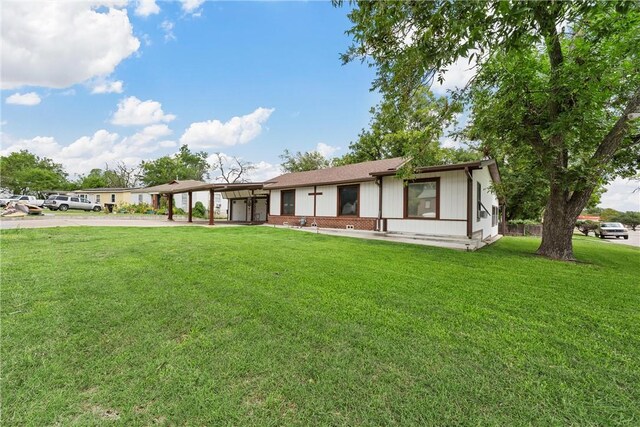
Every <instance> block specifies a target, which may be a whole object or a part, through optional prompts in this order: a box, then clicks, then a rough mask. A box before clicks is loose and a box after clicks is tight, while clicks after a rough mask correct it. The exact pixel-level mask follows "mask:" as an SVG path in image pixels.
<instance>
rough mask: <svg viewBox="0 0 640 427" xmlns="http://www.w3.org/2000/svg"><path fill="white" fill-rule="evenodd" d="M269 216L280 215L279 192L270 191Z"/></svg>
mask: <svg viewBox="0 0 640 427" xmlns="http://www.w3.org/2000/svg"><path fill="white" fill-rule="evenodd" d="M269 215H274V216H277V215H280V190H271V195H270V196H269Z"/></svg>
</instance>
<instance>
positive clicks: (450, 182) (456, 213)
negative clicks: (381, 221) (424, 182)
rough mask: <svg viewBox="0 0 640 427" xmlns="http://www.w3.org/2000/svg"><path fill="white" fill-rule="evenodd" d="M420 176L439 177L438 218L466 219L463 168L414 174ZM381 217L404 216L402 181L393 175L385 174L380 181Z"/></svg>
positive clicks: (465, 183)
mask: <svg viewBox="0 0 640 427" xmlns="http://www.w3.org/2000/svg"><path fill="white" fill-rule="evenodd" d="M421 178H440V220H448V219H455V220H466V219H467V177H466V175H465V173H464V170H456V171H447V172H437V173H421V174H418V175H416V179H421ZM382 217H383V218H403V217H404V183H403V182H402V180H400V179H398V178H396V177H395V176H385V177H384V179H383V182H382ZM421 221H422V220H421ZM465 233H466V232H465Z"/></svg>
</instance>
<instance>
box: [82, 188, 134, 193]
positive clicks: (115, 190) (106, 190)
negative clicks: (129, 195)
mask: <svg viewBox="0 0 640 427" xmlns="http://www.w3.org/2000/svg"><path fill="white" fill-rule="evenodd" d="M133 190H136V189H135V188H122V187H119V188H115V187H114V188H108V187H104V188H79V189H77V190H73V191H71V193H124V192H127V191H133Z"/></svg>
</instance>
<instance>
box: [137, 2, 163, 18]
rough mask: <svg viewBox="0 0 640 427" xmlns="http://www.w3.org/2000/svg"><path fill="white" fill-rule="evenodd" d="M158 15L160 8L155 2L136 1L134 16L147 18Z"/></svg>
mask: <svg viewBox="0 0 640 427" xmlns="http://www.w3.org/2000/svg"><path fill="white" fill-rule="evenodd" d="M158 13H160V6H158V5H157V4H156V0H138V4H137V6H136V15H138V16H144V17H147V16H149V15H156V14H158Z"/></svg>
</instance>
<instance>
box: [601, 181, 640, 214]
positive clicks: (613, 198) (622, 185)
mask: <svg viewBox="0 0 640 427" xmlns="http://www.w3.org/2000/svg"><path fill="white" fill-rule="evenodd" d="M638 187H640V182H639V181H637V180H633V179H625V178H616V179H615V180H614V181H613V182H611V183H610V184H609V185H607V186H606V188H607V192H606V193H604V194H603V195H602V197H601V198H600V205H599V206H601V207H603V208H611V209H615V210H618V211H622V212H626V211H640V191H635V192H634V190H636V189H637V188H638Z"/></svg>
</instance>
